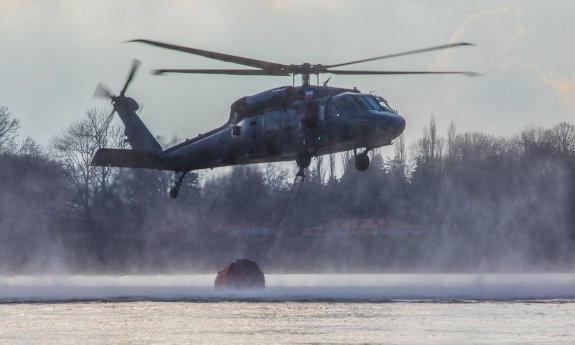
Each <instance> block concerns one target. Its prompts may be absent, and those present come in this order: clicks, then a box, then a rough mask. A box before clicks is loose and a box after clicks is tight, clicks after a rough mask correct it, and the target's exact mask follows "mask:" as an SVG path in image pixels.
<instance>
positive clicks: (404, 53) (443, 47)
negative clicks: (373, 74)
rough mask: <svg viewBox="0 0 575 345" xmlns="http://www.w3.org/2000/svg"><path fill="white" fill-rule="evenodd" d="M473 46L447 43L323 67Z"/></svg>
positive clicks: (462, 43)
mask: <svg viewBox="0 0 575 345" xmlns="http://www.w3.org/2000/svg"><path fill="white" fill-rule="evenodd" d="M473 45H474V44H473V43H468V42H457V43H449V44H444V45H441V46H437V47H430V48H423V49H416V50H410V51H406V52H401V53H395V54H389V55H383V56H377V57H374V58H369V59H363V60H356V61H350V62H344V63H339V64H335V65H329V66H325V67H326V68H332V67H340V66H346V65H352V64H356V63H361V62H368V61H374V60H381V59H387V58H392V57H397V56H404V55H411V54H419V53H425V52H429V51H433V50H440V49H447V48H454V47H459V46H473Z"/></svg>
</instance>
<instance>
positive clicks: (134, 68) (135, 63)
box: [120, 59, 142, 95]
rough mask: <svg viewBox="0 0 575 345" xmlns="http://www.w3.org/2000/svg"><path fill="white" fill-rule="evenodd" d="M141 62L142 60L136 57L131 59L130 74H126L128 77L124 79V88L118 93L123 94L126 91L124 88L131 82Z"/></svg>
mask: <svg viewBox="0 0 575 345" xmlns="http://www.w3.org/2000/svg"><path fill="white" fill-rule="evenodd" d="M141 63H142V62H141V61H140V60H138V59H134V60H132V69H131V70H130V74H128V79H127V80H126V84H124V88H123V89H122V91H121V92H120V95H123V94H124V93H125V92H126V89H127V88H128V86H129V85H130V83H131V82H132V79H134V75H135V74H136V71H137V70H138V67H140V64H141Z"/></svg>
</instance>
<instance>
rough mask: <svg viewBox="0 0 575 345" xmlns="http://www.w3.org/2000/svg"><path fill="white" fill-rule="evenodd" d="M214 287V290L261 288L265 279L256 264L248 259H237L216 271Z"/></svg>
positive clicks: (264, 284) (264, 283)
mask: <svg viewBox="0 0 575 345" xmlns="http://www.w3.org/2000/svg"><path fill="white" fill-rule="evenodd" d="M214 287H215V288H216V290H220V289H263V288H265V287H266V280H265V277H264V273H263V272H262V271H261V270H260V268H259V267H258V264H256V263H255V262H254V261H251V260H248V259H238V260H236V261H235V262H232V263H230V264H228V265H227V266H226V267H224V268H223V269H222V270H221V271H219V272H218V275H217V276H216V281H215V282H214Z"/></svg>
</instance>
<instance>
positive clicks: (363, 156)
mask: <svg viewBox="0 0 575 345" xmlns="http://www.w3.org/2000/svg"><path fill="white" fill-rule="evenodd" d="M368 151H369V149H366V150H365V151H363V152H362V153H359V154H358V153H357V152H356V150H353V153H354V155H355V168H356V169H357V170H359V171H366V170H367V168H369V156H368V155H367V152H368Z"/></svg>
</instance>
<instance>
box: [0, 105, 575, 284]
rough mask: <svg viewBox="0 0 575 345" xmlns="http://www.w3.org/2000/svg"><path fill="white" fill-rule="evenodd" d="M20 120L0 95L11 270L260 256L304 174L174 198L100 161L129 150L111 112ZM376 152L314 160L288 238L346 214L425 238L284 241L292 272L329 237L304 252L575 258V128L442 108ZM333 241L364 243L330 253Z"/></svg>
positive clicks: (3, 215) (425, 261) (213, 183)
mask: <svg viewBox="0 0 575 345" xmlns="http://www.w3.org/2000/svg"><path fill="white" fill-rule="evenodd" d="M18 127H19V123H18V120H17V119H16V118H15V117H14V116H13V115H12V114H11V113H10V112H9V111H8V108H6V107H0V167H1V169H0V272H5V273H18V272H38V271H45V270H47V269H50V270H59V269H61V270H65V271H73V272H79V271H100V272H102V271H110V272H128V271H130V272H134V271H136V272H137V271H149V270H156V271H166V270H212V269H213V268H214V267H216V268H217V267H219V266H221V265H222V264H225V263H227V260H233V259H236V258H237V257H234V255H243V256H246V257H250V256H251V257H257V256H260V255H261V251H262V250H264V248H263V247H264V244H265V242H266V238H265V237H266V236H268V237H269V236H273V233H274V230H275V229H276V228H277V227H278V224H279V222H280V220H281V219H280V218H281V217H282V216H283V215H284V210H285V207H286V201H287V197H288V194H289V193H290V190H291V188H292V181H293V178H294V175H295V172H296V170H297V169H296V168H295V163H294V164H292V165H289V164H264V165H257V166H238V167H233V168H229V169H227V170H226V169H220V171H219V173H214V174H213V176H211V177H209V178H207V177H206V176H207V174H206V173H205V172H204V171H199V172H193V173H190V174H188V176H187V177H186V180H185V183H184V185H183V186H182V189H181V191H180V196H179V198H178V199H176V200H172V199H170V198H169V197H168V189H169V187H170V185H171V184H172V183H173V176H172V174H170V173H167V172H160V171H151V170H141V169H117V168H102V167H92V166H90V164H89V163H90V161H91V158H92V156H93V154H94V152H95V151H96V150H97V149H98V148H99V147H125V146H126V144H125V142H124V140H123V139H124V138H123V128H119V126H117V125H114V124H113V123H109V119H108V113H107V112H106V111H102V110H98V109H92V110H89V111H87V113H86V116H85V117H83V118H82V119H80V120H78V121H77V122H75V123H73V124H72V125H70V126H69V127H68V128H66V129H65V130H63V131H62V132H61V133H60V134H58V135H56V136H54V138H53V139H52V140H51V142H50V145H49V147H45V148H43V147H40V146H39V145H37V144H36V143H35V142H34V141H33V140H32V139H30V138H28V139H25V140H23V141H21V140H20V139H19V137H18ZM169 144H170V142H165V140H164V146H167V145H169ZM381 152H384V151H383V150H375V151H373V152H371V166H370V168H369V169H368V170H367V171H366V172H358V171H357V170H356V169H355V167H354V164H353V154H352V153H349V152H348V153H343V154H338V155H327V156H322V157H318V158H316V159H314V161H312V166H311V167H310V169H309V172H308V173H307V178H306V181H305V183H304V185H303V188H302V191H301V195H300V197H299V199H298V200H297V203H296V207H295V209H294V210H293V221H292V223H291V226H292V228H293V231H292V232H291V234H292V236H297V235H298V234H301V230H302V229H309V228H312V227H314V226H318V225H323V224H327V223H330V222H333V221H337V220H342V219H366V218H380V219H387V220H393V221H396V222H401V223H405V224H410V225H413V226H416V227H417V228H419V229H421V233H422V235H421V236H418V237H413V238H407V237H406V238H405V239H402V240H397V239H394V240H393V241H394V242H393V248H390V246H389V243H391V240H386V239H385V238H362V239H355V240H354V239H351V240H350V239H349V238H342V239H337V238H335V239H334V238H326V236H329V234H322V233H317V236H315V237H312V238H309V239H306V240H305V241H300V242H297V241H295V240H294V241H293V242H292V245H291V248H287V249H286V251H285V252H284V253H283V254H282V255H283V256H284V257H283V260H282V263H283V265H284V267H285V268H286V270H292V271H293V270H297V269H298V267H299V266H298V265H300V264H301V261H302V260H303V259H302V257H303V258H304V259H305V257H306V256H305V255H303V254H302V253H304V252H312V251H313V248H314V245H316V244H317V243H320V242H321V241H324V242H323V244H324V245H317V248H320V247H321V248H322V249H321V250H322V251H324V252H325V253H322V255H319V256H318V255H315V254H314V255H315V256H309V258H310V260H312V259H313V260H318V258H320V257H321V258H322V259H321V260H331V259H333V261H334V262H339V263H341V262H342V261H345V260H347V261H349V262H347V264H346V265H345V269H349V270H351V269H353V268H354V267H355V268H358V267H359V268H360V269H361V268H362V267H363V268H365V267H368V268H369V270H370V271H373V270H375V271H389V270H396V271H397V270H402V269H411V270H449V271H470V270H485V271H501V270H517V269H519V270H529V269H537V270H566V269H567V270H572V269H573V268H574V267H575V265H574V263H575V247H574V245H575V126H574V125H572V124H569V123H559V124H556V125H554V126H552V127H550V128H546V129H544V128H527V129H525V130H524V131H522V132H521V133H520V134H518V135H515V136H513V137H509V138H501V137H495V136H492V135H489V134H485V133H479V132H467V133H458V132H457V131H456V128H455V125H454V124H453V123H452V124H451V125H450V126H449V129H448V131H447V133H446V135H445V136H441V135H440V134H439V133H438V131H437V126H436V124H435V120H434V119H433V117H432V119H431V121H430V123H429V126H428V127H427V128H426V129H425V131H424V133H423V136H422V137H421V138H419V139H418V140H417V141H416V142H415V143H414V144H413V145H411V146H410V147H409V148H408V147H406V144H405V139H404V138H403V137H400V138H399V139H398V140H396V142H395V144H394V146H393V148H385V152H386V153H388V154H390V155H389V157H387V156H383V155H382V154H381ZM408 152H409V154H408ZM234 227H235V228H262V229H268V232H267V233H266V234H267V235H263V237H261V238H257V239H249V238H247V237H241V238H240V237H230V236H226V234H227V233H226V231H225V229H229V228H234ZM254 238H255V237H254ZM326 240H328V243H332V244H333V243H337V242H338V241H341V242H342V245H343V244H344V243H343V242H344V241H355V242H354V244H353V246H349V247H345V246H343V247H342V246H337V248H338V250H333V251H331V252H330V251H329V248H327V249H326V246H325V243H326V242H325V241H326ZM250 241H251V242H250ZM314 241H316V244H314V243H313V242H314ZM247 242H249V245H248V244H247ZM294 243H299V245H294ZM348 244H349V243H348ZM298 246H299V247H298ZM288 247H290V245H289V243H288ZM304 247H305V248H304ZM334 248H335V247H334ZM342 248H343V249H342ZM345 248H349V251H350V252H353V253H355V254H354V255H350V253H349V252H348V253H345V252H343V251H345ZM366 253H367V254H366ZM356 254H357V255H356ZM302 255H303V256H302ZM306 255H307V254H306ZM310 255H311V254H310ZM342 257H344V258H345V260H343V259H341V258H342ZM292 258H293V260H292ZM337 258H339V260H336V259H337ZM368 261H369V262H368ZM296 263H297V264H296ZM326 265H328V264H326V263H322V264H321V265H311V266H309V267H326ZM309 267H308V269H309ZM345 269H344V270H345Z"/></svg>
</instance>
